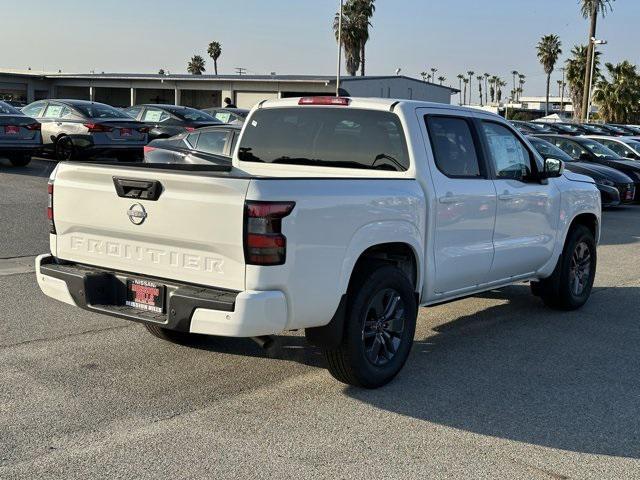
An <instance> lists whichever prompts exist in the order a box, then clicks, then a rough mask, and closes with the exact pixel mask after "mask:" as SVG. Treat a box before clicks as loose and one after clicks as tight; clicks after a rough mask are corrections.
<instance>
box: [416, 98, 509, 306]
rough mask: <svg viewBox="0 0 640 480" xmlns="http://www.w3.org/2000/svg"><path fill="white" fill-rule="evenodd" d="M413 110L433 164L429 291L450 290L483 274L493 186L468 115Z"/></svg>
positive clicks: (489, 257) (489, 254)
mask: <svg viewBox="0 0 640 480" xmlns="http://www.w3.org/2000/svg"><path fill="white" fill-rule="evenodd" d="M440 111H441V110H440ZM418 112H419V115H420V116H421V120H422V123H423V124H424V125H425V127H426V132H425V133H426V135H427V138H429V143H430V144H431V151H432V155H433V160H434V164H435V167H436V168H435V169H434V168H432V169H431V176H432V179H433V185H434V188H435V194H436V198H437V201H436V205H435V220H434V221H432V222H431V224H432V225H433V224H434V222H435V249H434V259H433V261H434V264H435V271H436V275H435V277H436V278H435V285H434V287H435V292H436V293H449V292H455V291H457V290H463V289H466V288H470V287H474V286H475V285H478V284H482V283H485V282H487V280H488V277H489V271H490V269H491V262H492V261H493V225H494V221H495V213H496V191H495V187H494V185H493V182H492V181H491V179H490V178H489V173H488V169H487V167H486V163H485V161H484V158H483V154H482V149H481V146H480V143H479V138H478V133H477V132H476V127H475V124H474V122H473V118H472V117H471V115H470V114H468V113H466V112H457V111H456V112H455V113H451V114H441V113H437V112H438V111H437V110H434V111H433V113H431V112H429V110H427V109H420V110H418Z"/></svg>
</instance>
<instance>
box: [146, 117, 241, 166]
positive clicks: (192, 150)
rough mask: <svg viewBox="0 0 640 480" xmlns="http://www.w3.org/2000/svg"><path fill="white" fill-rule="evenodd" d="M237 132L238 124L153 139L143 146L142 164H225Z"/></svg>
mask: <svg viewBox="0 0 640 480" xmlns="http://www.w3.org/2000/svg"><path fill="white" fill-rule="evenodd" d="M240 130H241V126H240V125H219V126H214V127H204V128H201V129H198V130H196V131H194V132H185V133H181V134H180V135H176V136H175V137H171V138H165V139H158V140H154V141H152V142H151V143H149V145H147V146H146V147H144V162H145V163H189V164H211V163H214V164H224V165H229V163H231V155H232V154H233V149H234V147H235V145H236V142H237V140H238V136H239V134H240Z"/></svg>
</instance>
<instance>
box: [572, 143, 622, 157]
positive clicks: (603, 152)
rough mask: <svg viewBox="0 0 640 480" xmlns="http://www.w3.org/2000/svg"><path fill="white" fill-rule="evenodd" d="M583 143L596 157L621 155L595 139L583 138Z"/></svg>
mask: <svg viewBox="0 0 640 480" xmlns="http://www.w3.org/2000/svg"><path fill="white" fill-rule="evenodd" d="M581 145H582V146H583V147H586V148H588V149H589V150H591V152H592V153H593V154H594V155H595V156H596V157H614V158H615V157H618V156H619V155H618V154H617V153H616V152H614V151H613V150H611V149H609V148H607V147H605V146H604V145H602V144H600V143H598V142H596V141H595V140H583V141H582V142H581Z"/></svg>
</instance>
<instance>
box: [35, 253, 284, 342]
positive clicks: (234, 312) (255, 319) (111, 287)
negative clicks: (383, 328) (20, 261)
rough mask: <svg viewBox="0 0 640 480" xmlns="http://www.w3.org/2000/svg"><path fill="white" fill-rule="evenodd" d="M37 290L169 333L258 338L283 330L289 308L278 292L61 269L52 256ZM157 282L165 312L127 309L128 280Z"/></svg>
mask: <svg viewBox="0 0 640 480" xmlns="http://www.w3.org/2000/svg"><path fill="white" fill-rule="evenodd" d="M36 275H37V280H38V285H39V286H40V289H41V290H42V292H43V293H44V294H45V295H48V296H49V297H52V298H54V299H56V300H60V301H62V302H65V303H68V304H70V305H74V306H77V307H80V308H83V309H85V310H89V311H93V312H97V313H103V314H106V315H111V316H114V317H118V318H124V319H126V320H132V321H135V322H142V323H153V324H156V325H159V326H161V327H163V328H167V329H169V330H176V331H183V332H191V333H199V334H204V335H219V336H227V337H254V336H260V335H271V334H276V333H280V332H282V331H283V330H284V328H285V325H286V321H287V303H286V299H285V297H284V294H283V293H282V292H279V291H266V292H265V291H262V292H259V291H244V292H234V291H229V290H220V289H214V288H207V287H198V286H193V285H188V284H181V283H177V282H174V281H170V280H160V279H155V278H154V279H150V278H146V277H141V276H139V275H131V274H125V273H122V272H114V271H110V270H104V269H100V268H96V267H89V266H85V265H78V264H59V263H57V261H56V259H55V258H54V257H53V256H51V255H40V256H39V257H37V258H36ZM130 278H138V279H139V278H143V279H148V280H153V281H154V282H158V283H161V284H163V285H165V286H166V299H165V313H155V312H148V311H145V310H139V309H136V308H133V307H129V306H127V305H125V296H126V281H127V279H130Z"/></svg>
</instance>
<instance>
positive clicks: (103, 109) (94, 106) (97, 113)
mask: <svg viewBox="0 0 640 480" xmlns="http://www.w3.org/2000/svg"><path fill="white" fill-rule="evenodd" d="M74 108H75V109H76V110H78V111H79V112H80V113H81V114H82V115H84V116H85V117H87V118H126V119H129V116H128V115H127V114H126V113H124V112H123V111H122V110H118V109H117V108H113V107H111V106H109V105H105V104H103V103H90V104H84V105H80V104H76V105H74Z"/></svg>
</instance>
